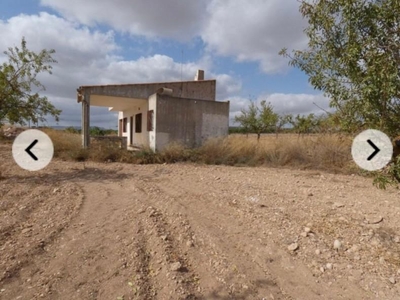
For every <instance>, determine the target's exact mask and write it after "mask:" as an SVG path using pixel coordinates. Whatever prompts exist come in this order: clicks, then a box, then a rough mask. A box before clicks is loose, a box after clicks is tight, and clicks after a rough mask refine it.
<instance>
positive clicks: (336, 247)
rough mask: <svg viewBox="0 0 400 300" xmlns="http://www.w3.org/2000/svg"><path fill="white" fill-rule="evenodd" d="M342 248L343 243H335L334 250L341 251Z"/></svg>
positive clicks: (337, 241) (336, 241)
mask: <svg viewBox="0 0 400 300" xmlns="http://www.w3.org/2000/svg"><path fill="white" fill-rule="evenodd" d="M340 247H342V243H341V242H340V241H339V240H335V241H334V242H333V249H336V250H339V249H340Z"/></svg>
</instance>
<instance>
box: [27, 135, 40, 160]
mask: <svg viewBox="0 0 400 300" xmlns="http://www.w3.org/2000/svg"><path fill="white" fill-rule="evenodd" d="M38 142H39V141H38V140H34V141H33V142H32V143H31V144H30V145H29V146H28V148H26V149H25V151H26V153H28V154H29V155H30V157H32V158H33V159H34V160H38V158H37V157H36V155H35V154H33V153H32V152H31V149H32V148H33V147H35V145H36V144H37V143H38Z"/></svg>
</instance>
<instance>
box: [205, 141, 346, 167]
mask: <svg viewBox="0 0 400 300" xmlns="http://www.w3.org/2000/svg"><path fill="white" fill-rule="evenodd" d="M350 149H351V138H350V137H344V136H339V135H310V136H304V137H303V136H302V137H298V136H297V135H294V134H282V135H279V137H278V138H277V137H276V136H275V135H264V136H262V137H261V139H260V141H258V142H257V138H256V136H254V135H249V136H248V137H246V136H245V135H231V136H229V137H228V138H226V139H222V140H211V141H209V142H208V143H206V144H205V145H204V146H203V147H202V148H201V153H202V158H203V160H204V162H205V163H209V164H228V165H250V166H255V165H268V166H273V167H282V166H285V167H300V168H311V169H323V170H331V171H335V172H352V171H354V167H353V164H352V159H351V151H350Z"/></svg>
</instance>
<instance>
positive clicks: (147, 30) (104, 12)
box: [40, 0, 208, 40]
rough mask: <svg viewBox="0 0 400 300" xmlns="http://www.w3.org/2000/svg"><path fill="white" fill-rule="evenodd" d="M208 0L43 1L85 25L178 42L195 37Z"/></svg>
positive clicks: (44, 3) (65, 15) (42, 1)
mask: <svg viewBox="0 0 400 300" xmlns="http://www.w3.org/2000/svg"><path fill="white" fill-rule="evenodd" d="M207 2H208V0H197V1H185V2H182V0H168V1H166V0H161V1H154V0H153V1H147V0H116V1H109V0H85V1H82V0H68V1H65V0H41V1H40V3H41V4H42V5H45V6H48V7H51V8H53V9H55V10H57V11H58V12H60V13H61V14H62V15H63V16H64V17H66V18H68V19H71V20H76V21H79V22H81V23H82V24H85V25H90V26H94V25H96V24H107V25H109V26H111V27H113V28H115V29H116V30H118V31H121V32H128V33H131V34H134V35H141V36H148V37H160V36H162V37H171V38H175V39H178V40H184V39H190V38H191V37H192V36H193V35H196V33H197V32H198V29H199V28H200V27H201V24H202V22H203V21H204V17H205V13H204V12H205V10H206V4H207Z"/></svg>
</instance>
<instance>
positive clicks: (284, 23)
mask: <svg viewBox="0 0 400 300" xmlns="http://www.w3.org/2000/svg"><path fill="white" fill-rule="evenodd" d="M298 9H299V3H298V2H297V1H282V0H212V2H211V4H210V5H209V6H208V12H209V14H210V19H209V21H208V22H207V25H206V26H205V27H204V29H203V31H202V34H201V36H202V38H203V40H204V41H205V42H206V43H207V44H208V48H209V51H215V52H216V53H218V54H219V55H224V56H232V57H235V58H236V59H237V60H238V61H255V62H259V63H260V67H261V69H262V71H264V72H265V73H274V72H278V71H281V70H283V69H285V68H286V66H287V61H286V60H285V59H284V58H282V57H280V56H279V55H278V52H279V51H280V50H281V49H282V48H284V47H287V48H289V49H292V48H294V49H297V48H302V47H303V46H304V45H305V43H306V38H305V35H304V34H303V32H302V30H303V27H304V25H305V22H304V20H303V19H302V17H301V14H300V13H299V11H298Z"/></svg>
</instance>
